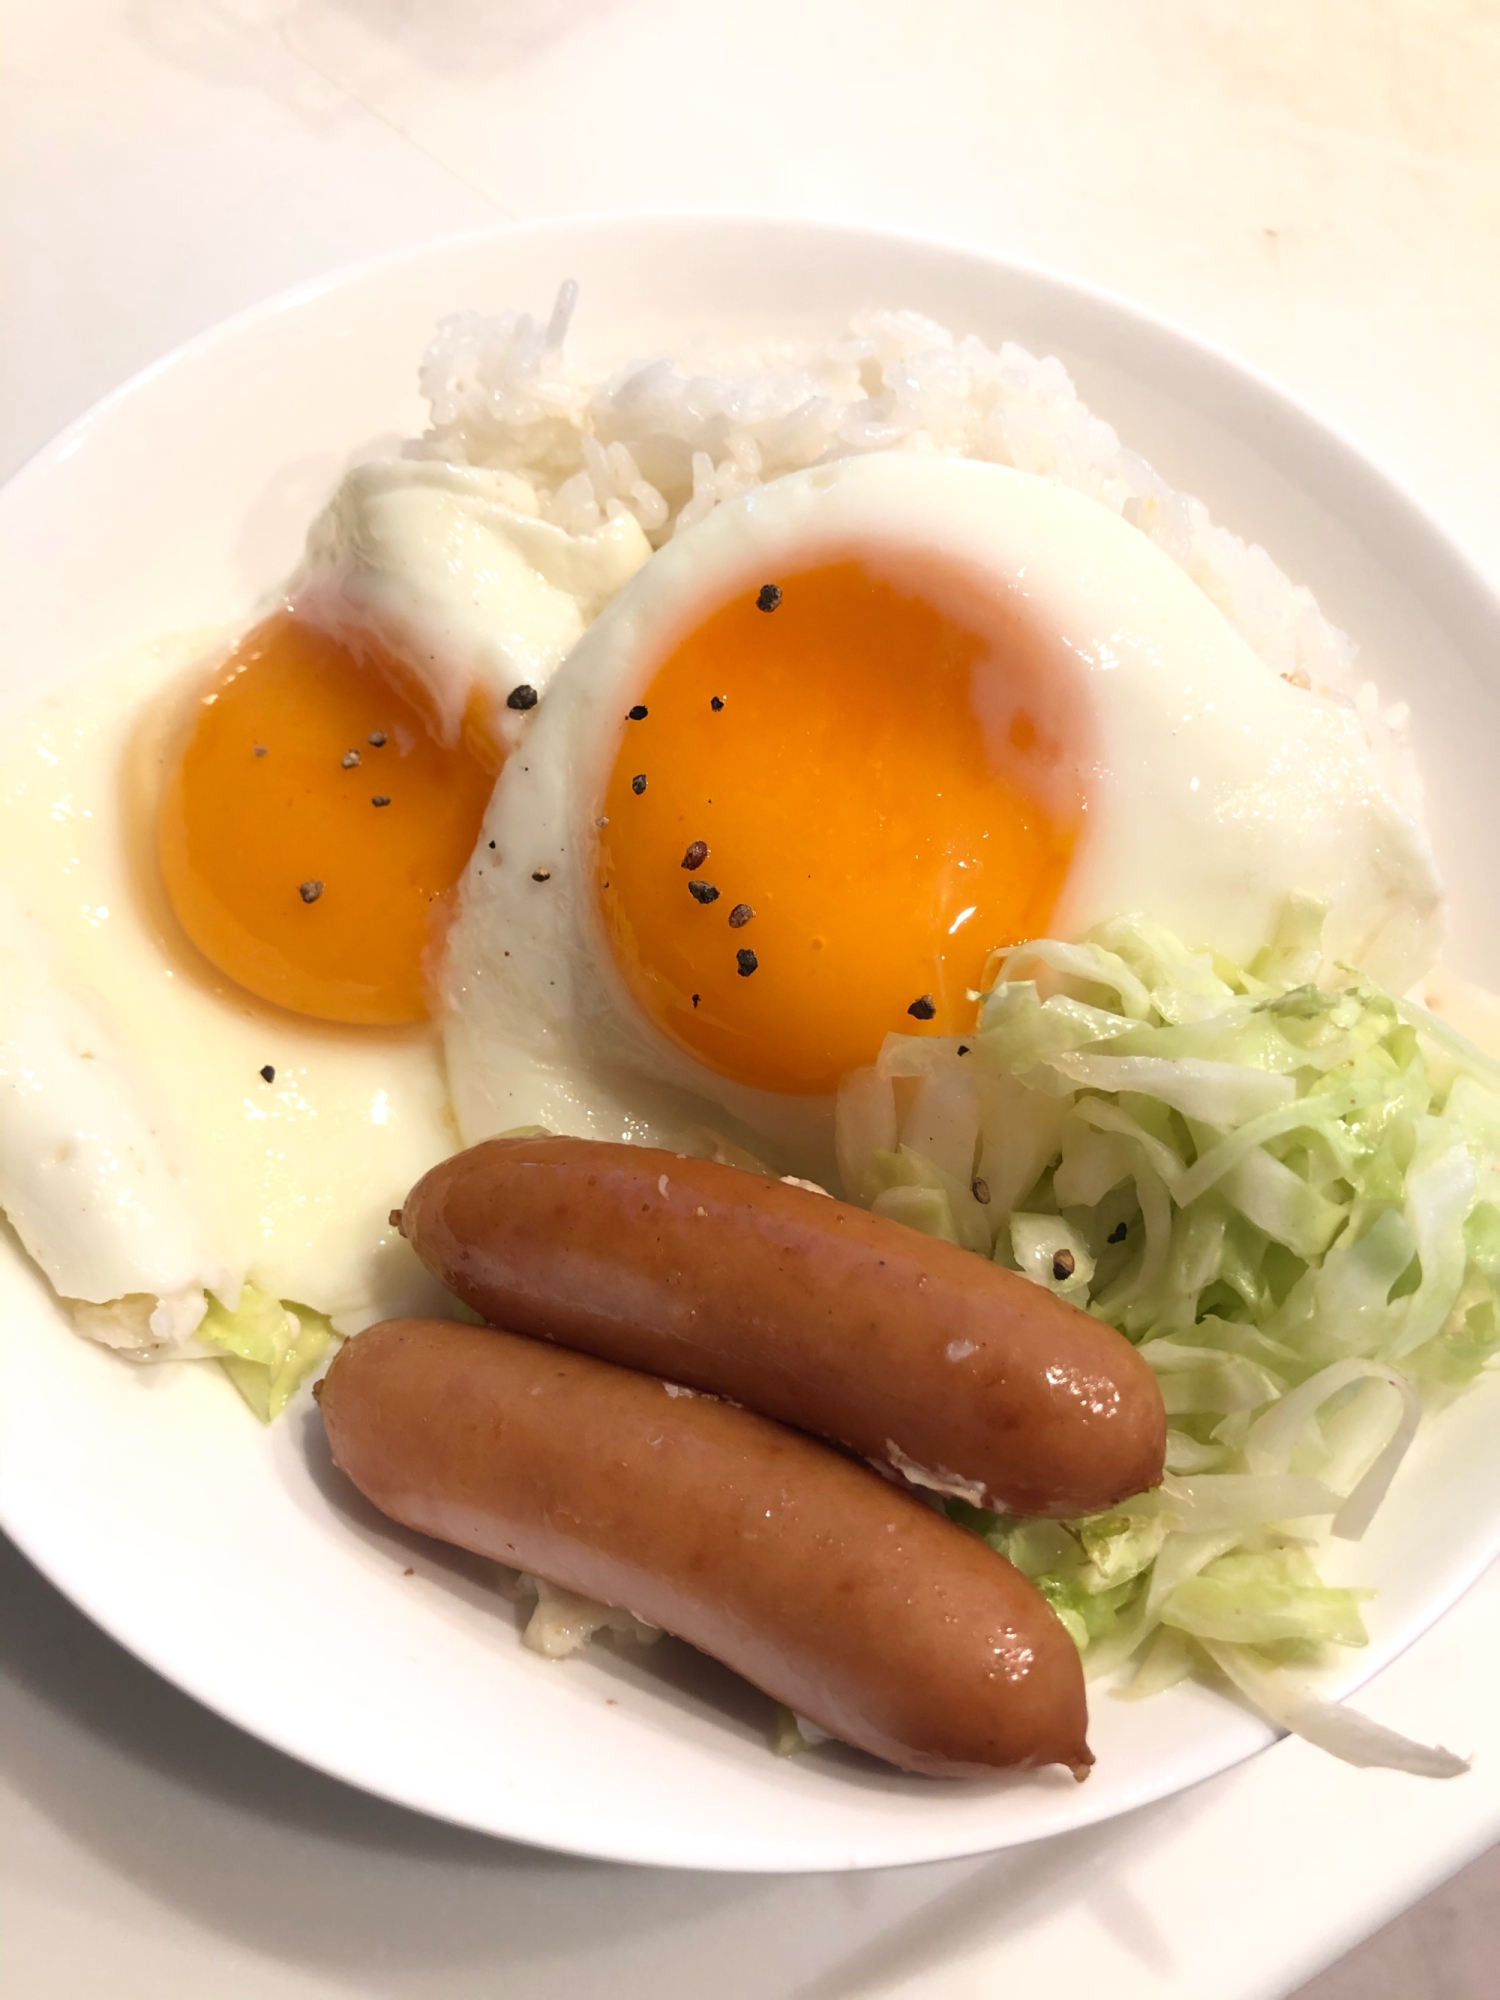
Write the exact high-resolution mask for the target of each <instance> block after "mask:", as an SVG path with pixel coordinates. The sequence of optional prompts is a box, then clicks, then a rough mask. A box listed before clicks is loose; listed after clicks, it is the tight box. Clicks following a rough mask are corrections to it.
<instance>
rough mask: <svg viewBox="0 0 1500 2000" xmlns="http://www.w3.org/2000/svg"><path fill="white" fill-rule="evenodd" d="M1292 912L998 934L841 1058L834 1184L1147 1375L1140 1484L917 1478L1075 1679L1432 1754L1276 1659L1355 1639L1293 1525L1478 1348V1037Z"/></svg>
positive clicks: (1496, 1340) (1489, 1156) (1481, 1176)
mask: <svg viewBox="0 0 1500 2000" xmlns="http://www.w3.org/2000/svg"><path fill="white" fill-rule="evenodd" d="M1322 918H1323V911H1322V908H1321V906H1320V905H1318V904H1316V903H1314V902H1312V901H1311V900H1310V899H1307V898H1301V897H1294V898H1292V899H1290V901H1289V902H1288V905H1287V908H1286V910H1285V912H1284V914H1283V918H1282V921H1281V924H1280V926H1279V928H1278V931H1277V935H1276V937H1275V939H1274V940H1273V942H1272V943H1271V945H1270V946H1269V947H1268V948H1267V949H1266V950H1265V951H1263V952H1261V953H1260V954H1259V956H1258V957H1257V958H1256V959H1255V960H1254V961H1253V962H1252V964H1251V965H1250V966H1249V967H1240V966H1236V965H1233V964H1230V963H1229V962H1227V961H1226V960H1224V959H1222V958H1220V957H1218V956H1216V955H1214V954H1211V953H1209V952H1206V951H1194V950H1191V949H1189V948H1188V947H1187V946H1185V945H1184V944H1182V943H1181V942H1180V941H1179V940H1178V939H1177V938H1175V937H1173V936H1172V935H1171V934H1170V933H1168V932H1167V931H1165V930H1163V929H1162V928H1161V927H1160V926H1158V925H1156V924H1153V923H1151V922H1149V921H1148V920H1146V919H1145V918H1142V917H1126V918H1121V919H1117V920H1116V921H1114V922H1112V923H1108V924H1105V925H1102V926H1101V927H1100V928H1099V929H1097V930H1095V931H1093V932H1092V933H1091V934H1090V935H1089V937H1088V938H1087V939H1085V940H1084V942H1083V943H1081V944H1061V943H1058V942H1056V941H1052V940H1041V941H1036V942H1032V943H1029V944H1025V945H1022V946H1019V947H1017V948H1016V949H1015V950H1013V951H1010V952H1008V953H1006V954H1005V955H1004V956H1003V957H1002V958H1001V959H1000V960H999V962H998V964H997V966H996V968H995V977H994V982H993V984H992V985H991V986H990V988H989V990H988V991H987V992H986V993H984V994H983V995H982V996H976V998H979V1000H980V1006H979V1017H978V1025H977V1027H976V1029H975V1031H974V1032H973V1033H972V1034H969V1035H965V1036H963V1037H962V1038H956V1037H938V1036H925V1035H892V1036H890V1037H889V1038H888V1039H887V1041H886V1044H885V1047H884V1049H883V1050H882V1052H881V1056H880V1059H879V1061H878V1063H877V1064H876V1065H875V1066H874V1067H873V1068H871V1069H868V1070H862V1071H860V1072H858V1073H857V1074H856V1075H855V1076H852V1077H850V1078H849V1079H848V1080H847V1081H846V1082H845V1084H844V1086H843V1087H842V1089H841V1091H840V1096H839V1110H838V1152H839V1164H840V1170H841V1172H842V1174H843V1178H844V1185H845V1191H846V1193H847V1194H848V1195H849V1197H850V1198H851V1199H853V1200H858V1201H862V1202H864V1203H865V1204H867V1205H868V1206H870V1207H872V1208H875V1209H877V1210H879V1211H881V1212H882V1213H885V1214H887V1215H893V1216H899V1217H900V1219H901V1220H902V1221H904V1222H908V1223H910V1224H912V1225H913V1226H914V1227H916V1228H918V1229H923V1230H925V1231H927V1233H929V1234H930V1235H933V1236H939V1237H943V1238H945V1239H946V1240H947V1241H949V1242H953V1243H958V1244H962V1245H963V1246H964V1247H965V1248H967V1249H969V1250H972V1251H974V1252H976V1253H977V1254H979V1255H982V1256H987V1257H990V1258H993V1259H994V1260H995V1261H996V1262H997V1263H1001V1264H1005V1265H1008V1266H1009V1267H1011V1268H1012V1269H1015V1270H1018V1271H1021V1272H1023V1273H1024V1274H1025V1275H1026V1276H1027V1277H1028V1278H1031V1279H1033V1280H1035V1281H1036V1282H1037V1283H1039V1284H1043V1285H1046V1286H1048V1287H1049V1288H1050V1289H1051V1290H1053V1291H1055V1292H1057V1293H1058V1294H1059V1295H1060V1296H1062V1297H1064V1298H1067V1299H1069V1300H1071V1301H1073V1302H1074V1303H1076V1304H1078V1305H1080V1306H1083V1307H1085V1308H1086V1309H1087V1310H1088V1311H1090V1312H1092V1313H1095V1314H1096V1315H1098V1316H1099V1317H1100V1318H1102V1319H1105V1320H1107V1321H1108V1322H1109V1323H1110V1324H1111V1325H1112V1326H1115V1327H1117V1328H1118V1329H1119V1330H1120V1331H1121V1332H1122V1333H1124V1334H1125V1335H1126V1336H1127V1337H1128V1338H1129V1339H1131V1340H1132V1341H1134V1342H1135V1343H1136V1344H1137V1345H1138V1347H1139V1348H1140V1351H1141V1353H1142V1355H1143V1356H1144V1358H1145V1359H1146V1360H1147V1361H1148V1362H1149V1363H1150V1365H1151V1367H1152V1368H1153V1370H1154V1371H1155V1373H1156V1376H1157V1380H1158V1382H1159V1383H1160V1385H1161V1389H1162V1396H1163V1400H1164V1402H1165V1404H1166V1409H1167V1413H1168V1423H1169V1430H1168V1444H1167V1476H1166V1478H1165V1479H1164V1480H1163V1483H1162V1485H1161V1487H1160V1488H1159V1489H1157V1491H1155V1492H1153V1493H1149V1494H1144V1495H1141V1496H1139V1497H1137V1498H1135V1499H1132V1500H1128V1501H1126V1502H1124V1503H1122V1505H1121V1506H1120V1507H1118V1508H1116V1509H1115V1510H1113V1511H1112V1512H1111V1513H1109V1514H1105V1515H1100V1516H1096V1517H1094V1518H1092V1519H1088V1520H1079V1521H1071V1522H1067V1523H1055V1522H1037V1521H1022V1520H1017V1519H1014V1518H1011V1517H1007V1516H1001V1515H995V1514H991V1513H987V1512H985V1511H984V1510H982V1509H979V1508H975V1507H972V1506H970V1505H968V1504H966V1503H964V1502H962V1501H949V1502H948V1511H949V1512H950V1513H951V1514H952V1515H953V1517H954V1518H955V1519H957V1520H959V1521H960V1522H962V1523H963V1524H964V1525H965V1526H968V1527H970V1528H971V1529H973V1530H974V1531H975V1532H977V1533H979V1534H982V1535H983V1536H984V1538H985V1539H986V1540H987V1541H989V1542H990V1543H991V1544H992V1545H993V1546H994V1547H996V1548H997V1549H1000V1550H1002V1551H1003V1552H1004V1553H1005V1554H1006V1555H1007V1556H1009V1557H1010V1559H1011V1560H1012V1561H1014V1562H1016V1563H1017V1564H1018V1565H1019V1566H1020V1568H1021V1569H1023V1570H1024V1571H1025V1572H1026V1573H1027V1574H1028V1575H1029V1576H1031V1577H1032V1578H1033V1579H1034V1580H1035V1581H1036V1583H1037V1584H1038V1586H1039V1588H1040V1589H1041V1590H1042V1592H1043V1594H1044V1595H1045V1596H1046V1597H1047V1599H1048V1600H1049V1602H1050V1603H1051V1604H1052V1605H1053V1607H1054V1609H1055V1610H1056V1611H1057V1613H1058V1616H1059V1617H1060V1618H1061V1619H1062V1622H1063V1623H1064V1625H1065V1626H1066V1627H1067V1629H1068V1630H1069V1632H1070V1633H1071V1634H1072V1635H1073V1638H1074V1640H1075V1641H1076V1642H1077V1644H1078V1645H1079V1647H1080V1648H1081V1649H1082V1650H1083V1651H1084V1653H1085V1654H1086V1657H1087V1662H1088V1667H1089V1671H1090V1673H1091V1674H1097V1673H1103V1672H1108V1671H1112V1670H1114V1669H1117V1668H1120V1667H1121V1666H1123V1665H1125V1664H1127V1663H1130V1662H1133V1663H1134V1668H1133V1671H1134V1679H1133V1682H1132V1685H1131V1688H1130V1690H1129V1691H1130V1692H1131V1693H1134V1694H1141V1693H1148V1692H1156V1691H1159V1689H1161V1688H1163V1687H1167V1686H1170V1685H1172V1683H1173V1682H1174V1681H1175V1680H1178V1679H1180V1678H1182V1676H1183V1675H1184V1674H1186V1673H1188V1672H1192V1671H1210V1672H1212V1671H1213V1670H1214V1669H1217V1670H1218V1672H1219V1673H1221V1674H1222V1675H1224V1676H1225V1677H1227V1678H1228V1679H1229V1680H1230V1681H1231V1682H1232V1683H1233V1684H1234V1685H1236V1686H1237V1687H1238V1688H1239V1689H1240V1691H1241V1692H1242V1693H1243V1694H1245V1695H1246V1696H1247V1697H1248V1698H1249V1699H1250V1700H1252V1701H1253V1702H1254V1703H1256V1705H1258V1706H1259V1707H1260V1708H1261V1710H1262V1712H1263V1713H1265V1714H1266V1715H1267V1716H1268V1717H1270V1718H1271V1719H1272V1720H1273V1721H1275V1722H1277V1724H1278V1725H1279V1726H1282V1727H1286V1728H1291V1729H1294V1730H1300V1731H1301V1733H1303V1734H1305V1735H1307V1736H1309V1737H1310V1738H1312V1740H1314V1741H1317V1742H1320V1743H1323V1744H1324V1745H1325V1746H1326V1747H1328V1748H1331V1749H1333V1750H1335V1751H1336V1752H1337V1753H1338V1754H1341V1755H1347V1756H1349V1757H1351V1758H1353V1760H1354V1761H1357V1762H1369V1761H1376V1762H1387V1763H1394V1764H1397V1765H1399V1766H1400V1767H1401V1768H1405V1769H1417V1770H1422V1771H1425V1772H1428V1773H1429V1774H1432V1775H1451V1773H1452V1772H1453V1771H1454V1770H1457V1769H1460V1768H1463V1766H1462V1763H1461V1760H1459V1759H1457V1758H1454V1757H1453V1756H1451V1754H1450V1753H1448V1752H1446V1751H1442V1752H1439V1751H1429V1750H1426V1749H1424V1748H1422V1747H1421V1746H1413V1745H1408V1744H1405V1742H1404V1739H1401V1738H1395V1737H1392V1736H1391V1735H1390V1733H1389V1732H1384V1733H1382V1732H1381V1731H1379V1730H1377V1729H1376V1728H1375V1726H1374V1725H1372V1724H1368V1723H1365V1722H1363V1721H1361V1720H1360V1718H1358V1717H1354V1716H1349V1717H1347V1719H1346V1721H1344V1722H1342V1723H1341V1722H1339V1721H1338V1720H1337V1718H1338V1717H1339V1716H1340V1714H1342V1711H1340V1710H1338V1709H1337V1708H1335V1707H1332V1706H1331V1705H1330V1704H1328V1703H1326V1702H1321V1701H1319V1700H1318V1699H1317V1697H1315V1696H1314V1695H1313V1694H1312V1693H1311V1692H1310V1691H1309V1690H1308V1689H1307V1688H1305V1687H1304V1686H1302V1684H1301V1683H1300V1682H1297V1681H1295V1680H1294V1679H1293V1678H1292V1677H1291V1676H1289V1675H1288V1674H1287V1672H1286V1669H1287V1668H1288V1666H1289V1665H1292V1664H1298V1663H1303V1664H1316V1663H1317V1662H1318V1661H1319V1660H1320V1659H1321V1657H1322V1656H1323V1654H1324V1650H1325V1649H1326V1648H1327V1647H1329V1646H1358V1645H1363V1644H1364V1643H1365V1638H1366V1635H1365V1628H1364V1624H1363V1620H1362V1617H1361V1614H1360V1601H1361V1599H1362V1598H1363V1597H1364V1596H1365V1595H1367V1593H1364V1592H1360V1591H1353V1590H1342V1589H1334V1588H1332V1587H1330V1586H1328V1585H1326V1584H1324V1583H1323V1582H1322V1580H1321V1578H1320V1577H1319V1574H1318V1571H1317V1568H1316V1566H1315V1563H1314V1560H1313V1555H1312V1553H1311V1551H1312V1549H1313V1548H1314V1547H1315V1545H1316V1543H1317V1541H1318V1540H1319V1539H1320V1538H1321V1536H1322V1535H1323V1534H1325V1533H1327V1532H1332V1533H1333V1534H1334V1535H1336V1536H1341V1537H1344V1538H1348V1539H1358V1537H1359V1536H1360V1535H1362V1534H1363V1533H1364V1531H1365V1529H1366V1528H1367V1527H1368V1525H1369V1522H1370V1519H1371V1517H1372V1516H1373V1514H1374V1512H1375V1510H1376V1508H1377V1506H1378V1505H1379V1503H1380V1501H1381V1499H1382V1498H1383V1497H1384V1494H1385V1492H1386V1490H1387V1488H1388V1487H1389V1485H1390V1483H1391V1480H1392V1478H1393V1477H1394V1476H1395V1473H1396V1470H1397V1467H1398V1466H1399V1464H1400V1461H1401V1459H1402V1457H1403V1455H1404V1454H1405V1451H1406V1449H1407V1447H1408V1446H1409V1444H1410V1443H1411V1439H1412V1436H1413V1435H1414V1433H1415V1430H1416V1427H1417V1423H1418V1421H1419V1419H1420V1417H1421V1414H1422V1411H1423V1408H1424V1406H1428V1405H1431V1404H1432V1403H1433V1402H1434V1401H1436V1400H1440V1399H1441V1398H1443V1397H1445V1396H1448V1395H1451V1394H1452V1393H1453V1392H1455V1391H1457V1390H1459V1389H1462V1388H1463V1387H1464V1386H1465V1385H1467V1384H1468V1383H1470V1382H1472V1381H1473V1380H1474V1379H1475V1377H1476V1376H1477V1375H1478V1374H1479V1373H1480V1371H1481V1370H1482V1369H1484V1368H1485V1367H1486V1365H1487V1364H1488V1363H1489V1362H1490V1361H1491V1359H1492V1358H1493V1357H1494V1356H1495V1355H1496V1354H1497V1352H1500V1299H1497V1294H1500V1064H1497V1063H1495V1062H1494V1061H1492V1060H1491V1059H1490V1058H1489V1057H1487V1056H1485V1055H1483V1054H1482V1053H1481V1052H1480V1051H1479V1050H1477V1049H1475V1048H1473V1047H1471V1046H1470V1045H1469V1044H1468V1043H1467V1042H1465V1041H1464V1040H1463V1038H1462V1037H1461V1036H1458V1035H1457V1034H1455V1033H1454V1032H1453V1030H1451V1029H1450V1028H1448V1027H1447V1026H1446V1025H1445V1024H1444V1023H1441V1022H1439V1021H1437V1020H1435V1019H1434V1018H1433V1017H1432V1016H1431V1015H1430V1014H1428V1013H1427V1012H1426V1010H1425V1009H1423V1008H1421V1007H1419V1006H1416V1005H1415V1004H1413V1003H1411V1002H1409V1001H1405V1000H1401V999H1398V998H1396V997H1395V996H1393V995H1391V994H1389V993H1385V992H1382V991H1380V990H1379V989H1378V988H1376V987H1374V986H1372V985H1371V984H1370V983H1369V982H1368V981H1367V980H1365V979H1364V978H1363V977H1362V976H1361V975H1360V974H1359V973H1358V972H1356V971H1355V970H1354V969H1353V968H1351V967H1348V966H1342V965H1328V964H1326V963H1325V962H1324V959H1323V954H1322V950H1321V930H1322ZM1331 1717H1332V1718H1334V1719H1332V1720H1330V1718H1331Z"/></svg>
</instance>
